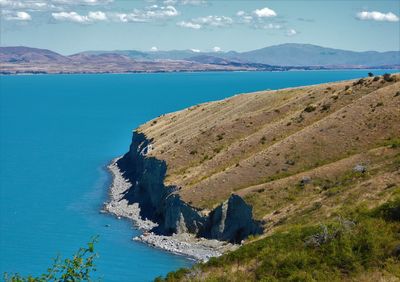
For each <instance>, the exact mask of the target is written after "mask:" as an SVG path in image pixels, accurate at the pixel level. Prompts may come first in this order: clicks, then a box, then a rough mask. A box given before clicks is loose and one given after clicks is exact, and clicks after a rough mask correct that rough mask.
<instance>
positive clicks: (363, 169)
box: [353, 164, 367, 173]
mask: <svg viewBox="0 0 400 282" xmlns="http://www.w3.org/2000/svg"><path fill="white" fill-rule="evenodd" d="M353 171H355V172H361V173H365V172H367V168H366V167H365V166H364V165H361V164H357V165H356V166H355V167H354V168H353Z"/></svg>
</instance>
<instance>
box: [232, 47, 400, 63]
mask: <svg viewBox="0 0 400 282" xmlns="http://www.w3.org/2000/svg"><path fill="white" fill-rule="evenodd" d="M235 57H237V58H240V59H242V60H245V61H248V62H254V63H262V64H270V65H281V66H346V65H347V66H382V65H400V51H390V52H376V51H368V52H355V51H346V50H340V49H332V48H325V47H321V46H316V45H311V44H294V43H291V44H282V45H276V46H271V47H266V48H262V49H258V50H254V51H249V52H243V53H240V54H235Z"/></svg>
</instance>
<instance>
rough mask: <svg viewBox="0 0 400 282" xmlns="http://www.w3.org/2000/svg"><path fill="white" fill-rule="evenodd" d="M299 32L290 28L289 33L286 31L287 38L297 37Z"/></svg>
mask: <svg viewBox="0 0 400 282" xmlns="http://www.w3.org/2000/svg"><path fill="white" fill-rule="evenodd" d="M297 33H298V32H297V31H296V30H295V29H293V28H289V29H288V30H287V31H286V35H287V36H294V35H296V34H297Z"/></svg>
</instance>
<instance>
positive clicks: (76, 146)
mask: <svg viewBox="0 0 400 282" xmlns="http://www.w3.org/2000/svg"><path fill="white" fill-rule="evenodd" d="M366 73H367V71H313V72H276V73H256V72H253V73H175V74H131V75H41V76H1V77H0V93H1V100H0V161H1V162H0V186H1V190H0V253H1V255H0V273H3V272H5V271H7V272H19V273H22V274H39V273H41V272H44V271H45V270H46V268H47V266H49V265H50V264H51V258H53V257H55V256H56V255H57V254H60V255H62V256H64V257H65V256H70V255H71V254H72V253H73V252H74V251H75V250H76V249H77V248H78V247H79V246H83V245H84V244H85V243H86V242H88V241H89V239H90V238H91V237H92V236H93V235H99V236H100V242H99V243H98V245H97V251H98V253H99V254H100V257H99V258H98V260H97V266H98V271H97V276H99V277H101V278H103V280H104V281H151V280H152V279H153V278H154V277H156V276H158V275H163V274H166V273H167V272H168V271H171V270H174V269H177V268H179V267H184V266H189V265H191V264H192V262H191V261H189V260H187V259H185V258H183V257H179V256H175V255H172V254H169V253H165V252H162V251H159V250H155V249H152V248H149V247H147V246H145V245H143V244H140V243H137V242H132V241H131V238H132V237H133V236H136V235H137V234H138V232H137V231H136V230H134V229H132V228H131V225H130V223H129V222H127V221H124V220H116V219H115V218H113V217H111V216H107V215H103V214H99V213H98V211H99V209H100V207H101V205H102V202H103V201H105V200H106V198H107V187H108V185H109V183H110V176H109V175H108V173H107V171H106V170H105V166H106V165H107V163H108V162H109V161H110V160H111V159H112V158H114V157H116V156H119V155H121V154H123V153H124V152H125V151H127V149H128V146H129V143H130V138H131V130H132V129H134V128H135V127H137V126H138V125H140V124H141V123H143V122H145V121H147V120H149V119H151V118H154V117H156V116H158V115H160V114H163V113H167V112H171V111H175V110H179V109H182V108H184V107H187V106H190V105H193V104H197V103H199V102H204V101H210V100H217V99H221V98H225V97H228V96H231V95H234V94H237V93H242V92H250V91H256V90H262V89H267V88H269V89H277V88H283V87H289V86H298V85H306V84H316V83H321V82H327V81H335V80H343V79H350V78H356V77H362V76H365V75H366ZM374 73H377V74H378V73H383V71H374ZM106 224H110V225H111V226H110V227H108V228H107V227H105V225H106Z"/></svg>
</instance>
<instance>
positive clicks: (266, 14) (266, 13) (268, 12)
mask: <svg viewBox="0 0 400 282" xmlns="http://www.w3.org/2000/svg"><path fill="white" fill-rule="evenodd" d="M253 13H254V14H255V15H256V16H257V17H259V18H270V17H276V16H277V14H276V12H275V11H274V10H272V9H270V8H268V7H265V8H262V9H257V10H254V12H253Z"/></svg>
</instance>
